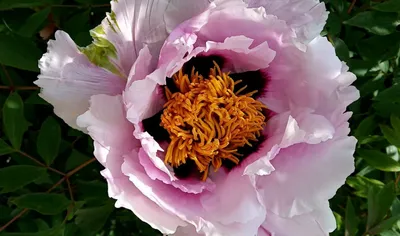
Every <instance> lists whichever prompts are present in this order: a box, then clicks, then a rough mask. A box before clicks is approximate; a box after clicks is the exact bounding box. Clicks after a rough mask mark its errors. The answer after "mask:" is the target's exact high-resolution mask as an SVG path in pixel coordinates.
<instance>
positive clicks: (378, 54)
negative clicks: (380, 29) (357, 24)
mask: <svg viewBox="0 0 400 236" xmlns="http://www.w3.org/2000/svg"><path fill="white" fill-rule="evenodd" d="M399 45H400V33H398V32H397V33H393V34H390V35H385V36H379V35H374V36H371V37H368V38H366V39H360V40H359V41H358V42H357V44H356V47H357V49H358V53H359V54H360V55H361V57H362V58H363V59H364V60H365V61H364V62H365V63H367V62H368V61H370V62H371V63H373V64H372V66H375V64H376V63H377V62H381V61H386V60H389V59H391V58H393V57H395V56H396V55H397V53H398V52H399Z"/></svg>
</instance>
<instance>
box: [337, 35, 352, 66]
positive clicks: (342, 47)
mask: <svg viewBox="0 0 400 236" xmlns="http://www.w3.org/2000/svg"><path fill="white" fill-rule="evenodd" d="M333 46H334V47H335V50H336V55H337V56H338V57H339V58H340V60H342V61H347V60H349V59H350V52H349V48H348V47H347V45H346V43H345V42H344V41H343V40H341V39H340V38H334V40H333Z"/></svg>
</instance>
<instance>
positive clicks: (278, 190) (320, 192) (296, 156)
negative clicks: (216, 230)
mask: <svg viewBox="0 0 400 236" xmlns="http://www.w3.org/2000/svg"><path fill="white" fill-rule="evenodd" d="M355 145H356V140H355V139H354V138H352V137H337V138H333V139H331V140H329V141H326V142H322V143H319V144H314V145H309V144H297V145H293V146H290V147H287V148H284V149H281V150H280V152H279V154H278V155H276V156H275V158H274V159H273V160H271V164H272V165H273V166H274V167H275V171H273V172H272V173H271V174H270V175H268V176H259V178H258V179H257V187H258V188H259V191H260V192H261V195H262V196H264V197H263V199H264V204H265V207H266V208H267V209H268V210H270V211H272V212H273V213H274V214H277V215H279V216H282V217H292V216H296V215H300V214H304V213H307V212H311V211H313V210H314V209H317V208H318V207H320V206H321V204H322V203H323V202H325V201H327V200H328V199H330V198H332V197H333V196H334V194H335V192H336V190H337V189H338V188H339V187H340V186H341V185H343V184H344V182H345V179H346V178H347V176H349V175H350V174H351V173H352V172H353V171H354V159H353V154H354V150H355ZM316 176H317V178H316Z"/></svg>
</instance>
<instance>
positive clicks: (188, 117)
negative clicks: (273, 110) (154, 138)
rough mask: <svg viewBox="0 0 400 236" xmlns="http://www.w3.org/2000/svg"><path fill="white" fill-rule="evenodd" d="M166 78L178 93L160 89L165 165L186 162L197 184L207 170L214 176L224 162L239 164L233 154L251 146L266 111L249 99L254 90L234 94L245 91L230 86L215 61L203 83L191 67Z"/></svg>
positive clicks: (200, 76) (226, 75) (260, 128)
mask: <svg viewBox="0 0 400 236" xmlns="http://www.w3.org/2000/svg"><path fill="white" fill-rule="evenodd" d="M172 79H173V83H174V84H175V86H176V87H177V90H178V91H177V92H175V93H172V92H171V91H170V90H169V89H168V87H165V93H166V97H167V102H166V104H165V105H164V111H163V113H162V115H161V126H162V127H163V128H164V129H166V130H167V131H168V134H169V136H170V139H171V142H170V144H169V146H168V149H167V152H166V155H165V160H164V161H165V163H166V164H169V165H171V166H172V167H178V166H180V165H182V164H185V163H186V161H187V159H188V158H189V159H191V160H193V161H194V162H195V164H196V166H197V169H198V170H199V172H200V173H202V177H201V179H202V180H203V181H205V180H206V179H207V176H208V172H209V168H210V166H212V167H213V168H214V171H217V170H218V169H219V168H220V167H221V165H222V161H223V160H224V159H225V160H229V161H231V162H233V163H234V164H236V165H237V164H239V161H240V159H239V157H240V156H242V154H240V153H239V152H238V149H239V148H240V147H243V146H245V145H248V146H252V144H251V142H254V141H257V140H258V138H259V137H260V136H261V132H262V130H263V128H264V125H265V123H266V118H265V116H264V114H263V109H265V108H266V106H265V105H264V104H262V103H261V102H259V101H257V100H255V99H254V98H252V97H251V96H252V95H253V94H255V93H257V90H255V91H252V92H249V93H246V94H240V93H241V92H242V91H243V90H245V89H246V87H247V86H242V87H240V88H239V89H237V88H235V86H236V87H237V85H238V84H239V83H241V82H242V81H241V80H237V81H234V80H233V79H232V78H231V77H230V76H229V73H223V72H222V71H221V69H220V67H219V66H218V64H217V63H215V62H214V68H211V69H210V73H209V76H208V78H204V77H203V76H202V75H200V74H199V73H198V72H197V71H195V68H194V67H193V68H192V71H191V74H190V75H188V74H184V73H183V71H182V69H181V70H180V71H178V72H177V73H175V74H174V76H173V78H172Z"/></svg>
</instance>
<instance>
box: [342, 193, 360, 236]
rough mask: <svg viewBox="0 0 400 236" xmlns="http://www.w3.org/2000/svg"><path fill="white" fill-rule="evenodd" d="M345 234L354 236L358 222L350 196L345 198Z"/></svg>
mask: <svg viewBox="0 0 400 236" xmlns="http://www.w3.org/2000/svg"><path fill="white" fill-rule="evenodd" d="M345 221H346V223H345V227H346V229H345V236H355V235H356V233H357V227H358V223H359V219H358V217H357V215H356V212H355V210H354V206H353V204H352V203H351V200H350V198H347V205H346V217H345Z"/></svg>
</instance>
